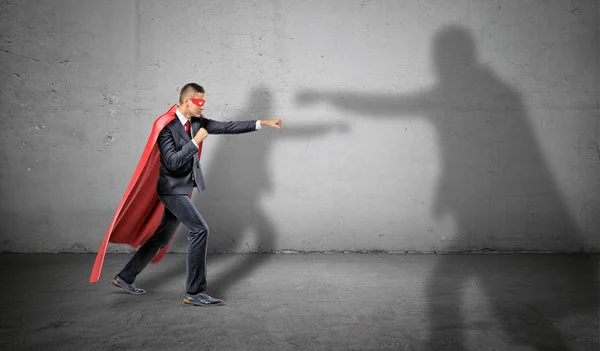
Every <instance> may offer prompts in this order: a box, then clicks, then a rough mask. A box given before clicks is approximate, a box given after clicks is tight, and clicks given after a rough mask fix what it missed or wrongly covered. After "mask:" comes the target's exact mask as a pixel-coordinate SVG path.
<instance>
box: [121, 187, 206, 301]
mask: <svg viewBox="0 0 600 351" xmlns="http://www.w3.org/2000/svg"><path fill="white" fill-rule="evenodd" d="M158 198H159V199H160V201H161V202H162V203H163V205H164V206H165V209H164V212H163V216H162V220H161V222H160V225H159V226H158V228H157V229H156V231H155V232H154V234H153V235H152V236H151V237H150V239H148V240H147V241H146V242H145V243H144V244H143V245H142V246H140V248H139V249H138V250H137V252H136V253H135V254H134V255H133V257H132V258H131V260H130V261H129V262H128V263H127V264H126V265H125V267H124V268H123V270H121V272H119V276H120V277H121V278H122V279H123V280H125V281H126V282H127V283H129V284H131V283H133V281H134V280H135V278H136V276H137V275H138V274H139V273H140V272H141V271H142V270H143V269H144V268H145V267H146V266H147V265H148V263H150V261H152V259H153V258H154V256H156V254H157V253H158V251H160V249H161V248H163V247H165V246H167V245H168V244H169V242H170V241H171V238H172V237H173V234H174V233H175V230H176V229H177V226H178V225H179V223H183V225H184V226H185V227H186V228H187V229H188V231H189V235H188V249H187V257H186V271H187V278H186V292H187V293H188V294H197V293H199V292H201V291H204V290H206V254H207V251H206V249H207V245H206V244H207V241H208V225H207V224H206V221H204V218H202V215H201V214H200V212H199V211H198V209H197V208H196V206H194V203H193V202H192V200H191V199H190V198H189V197H188V196H187V195H160V194H159V195H158Z"/></svg>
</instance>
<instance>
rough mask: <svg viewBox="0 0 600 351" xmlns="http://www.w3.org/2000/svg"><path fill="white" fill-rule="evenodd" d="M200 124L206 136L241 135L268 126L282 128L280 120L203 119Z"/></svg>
mask: <svg viewBox="0 0 600 351" xmlns="http://www.w3.org/2000/svg"><path fill="white" fill-rule="evenodd" d="M201 123H202V124H201V125H202V127H203V128H204V129H206V131H207V132H208V134H241V133H248V132H253V131H255V130H258V129H260V128H262V127H263V126H269V127H273V128H281V127H282V122H281V120H280V119H263V120H250V121H230V122H219V121H215V120H212V119H208V118H203V119H202V121H201Z"/></svg>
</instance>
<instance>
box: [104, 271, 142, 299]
mask: <svg viewBox="0 0 600 351" xmlns="http://www.w3.org/2000/svg"><path fill="white" fill-rule="evenodd" d="M112 284H113V285H114V286H118V287H119V288H121V289H123V290H125V291H127V292H128V293H130V294H131V295H142V294H145V293H146V290H144V289H140V288H136V287H135V285H133V284H129V283H128V282H126V281H124V280H123V279H121V277H119V275H118V274H117V275H115V277H114V278H113V280H112Z"/></svg>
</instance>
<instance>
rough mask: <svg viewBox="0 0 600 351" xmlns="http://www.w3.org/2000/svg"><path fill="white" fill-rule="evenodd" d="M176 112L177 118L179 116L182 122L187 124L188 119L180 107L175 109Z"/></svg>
mask: <svg viewBox="0 0 600 351" xmlns="http://www.w3.org/2000/svg"><path fill="white" fill-rule="evenodd" d="M175 114H176V115H177V118H179V122H181V124H183V125H184V126H185V122H187V121H188V119H187V118H185V116H184V115H182V114H181V112H179V108H177V109H176V110H175Z"/></svg>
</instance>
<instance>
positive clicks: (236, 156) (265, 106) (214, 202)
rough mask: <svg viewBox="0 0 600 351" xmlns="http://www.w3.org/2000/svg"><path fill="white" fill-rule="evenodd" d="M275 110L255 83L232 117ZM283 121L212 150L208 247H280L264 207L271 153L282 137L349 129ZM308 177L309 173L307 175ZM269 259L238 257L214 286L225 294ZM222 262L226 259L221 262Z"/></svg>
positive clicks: (206, 204)
mask: <svg viewBox="0 0 600 351" xmlns="http://www.w3.org/2000/svg"><path fill="white" fill-rule="evenodd" d="M273 114H274V113H273V103H272V96H271V92H270V91H269V89H267V88H265V87H256V88H255V89H253V90H252V92H251V93H250V95H249V97H248V100H247V102H246V106H245V107H243V108H242V109H240V112H239V113H238V114H237V115H235V116H233V117H232V120H244V119H252V118H257V119H272V118H281V116H273ZM282 121H283V124H284V126H283V128H282V129H281V130H277V131H276V133H272V131H271V130H268V129H263V130H260V131H257V132H256V133H264V134H263V135H261V136H260V138H256V137H253V135H252V134H248V135H236V136H235V137H233V138H232V137H229V136H220V137H219V138H215V141H216V140H218V142H217V143H216V145H215V146H214V148H213V150H214V151H213V152H216V153H218V157H214V158H213V159H212V160H211V161H210V162H209V163H208V164H207V165H206V168H205V169H206V173H205V179H206V184H207V185H206V190H205V191H204V192H203V193H202V195H201V196H195V202H196V203H197V206H198V208H199V209H200V212H201V213H202V214H203V215H204V217H205V219H206V221H207V223H208V225H209V227H210V228H211V236H213V238H212V240H211V239H209V251H211V252H218V253H233V252H246V251H249V252H258V253H270V252H272V251H273V250H276V249H277V231H276V229H275V227H274V226H273V224H272V220H271V219H272V218H273V217H274V216H276V215H277V214H276V213H269V212H268V211H267V210H265V209H264V207H263V204H262V202H263V201H264V200H265V197H266V196H268V195H269V194H271V193H272V192H273V190H274V181H273V179H272V178H273V177H272V175H271V173H272V167H273V165H272V158H273V156H272V154H273V152H274V150H276V148H277V145H278V144H279V143H280V142H282V141H287V140H299V141H303V140H306V139H309V138H315V137H320V136H323V135H325V134H328V133H332V132H337V133H345V132H347V130H348V127H347V124H346V123H339V122H333V123H327V122H323V123H311V124H310V125H306V124H305V125H303V124H298V123H293V122H292V123H288V122H289V121H287V120H286V119H285V117H283V118H282ZM291 157H294V156H293V155H291ZM307 178H310V175H308V174H307ZM213 233H214V234H213ZM248 234H252V235H248ZM215 236H218V237H219V238H218V240H216V239H217V238H215ZM253 239H254V240H253ZM211 242H212V245H211ZM213 257H214V256H213ZM269 257H271V255H260V254H258V255H257V254H251V255H250V254H246V255H243V257H236V258H235V259H234V260H232V261H234V263H232V264H228V265H227V268H226V269H225V270H224V271H220V272H219V274H218V275H216V276H212V278H211V279H210V280H209V284H210V285H211V289H212V290H213V291H215V294H226V292H227V290H228V289H229V288H230V286H231V285H232V284H235V283H236V282H237V281H239V280H240V279H243V278H245V277H249V276H250V275H251V273H252V272H253V271H255V270H256V269H257V268H258V267H259V266H260V265H262V264H263V263H264V262H265V261H267V260H268V259H269ZM220 259H222V257H221V258H220ZM220 264H224V265H225V264H227V263H226V262H222V261H220Z"/></svg>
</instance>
